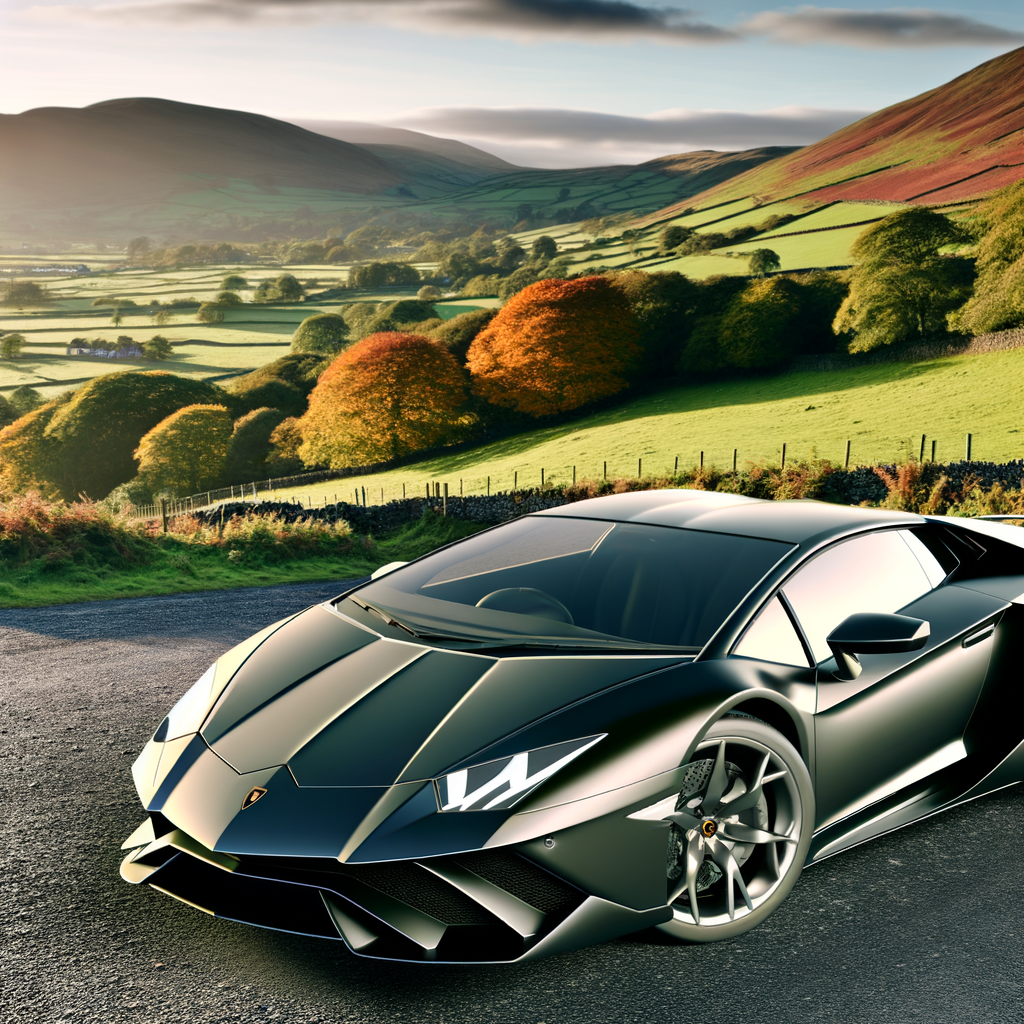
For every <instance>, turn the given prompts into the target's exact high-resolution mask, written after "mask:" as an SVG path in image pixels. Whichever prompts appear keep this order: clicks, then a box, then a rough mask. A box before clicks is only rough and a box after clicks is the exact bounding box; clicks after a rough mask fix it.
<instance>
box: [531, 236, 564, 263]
mask: <svg viewBox="0 0 1024 1024" xmlns="http://www.w3.org/2000/svg"><path fill="white" fill-rule="evenodd" d="M557 255H558V243H557V242H556V241H555V240H554V239H553V238H552V237H551V236H550V235H540V236H539V237H538V238H536V239H535V240H534V243H533V245H532V246H531V247H530V259H531V260H533V261H534V262H535V263H550V262H551V260H553V259H554V258H555V257H556V256H557Z"/></svg>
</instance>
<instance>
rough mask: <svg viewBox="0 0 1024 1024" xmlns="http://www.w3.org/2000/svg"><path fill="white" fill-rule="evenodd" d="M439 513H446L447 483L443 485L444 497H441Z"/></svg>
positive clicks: (444, 514)
mask: <svg viewBox="0 0 1024 1024" xmlns="http://www.w3.org/2000/svg"><path fill="white" fill-rule="evenodd" d="M441 502H442V504H441V515H443V516H446V515H448V484H447V483H446V484H445V485H444V497H443V498H442V499H441Z"/></svg>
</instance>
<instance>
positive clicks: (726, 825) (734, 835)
mask: <svg viewBox="0 0 1024 1024" xmlns="http://www.w3.org/2000/svg"><path fill="white" fill-rule="evenodd" d="M718 834H719V835H720V836H721V837H722V838H723V839H728V840H730V841H731V842H734V843H795V842H796V839H795V838H793V837H792V836H780V835H776V834H775V833H774V832H765V830H764V829H761V828H754V827H753V825H744V824H743V823H742V822H739V821H723V822H722V824H721V825H720V826H719V828H718Z"/></svg>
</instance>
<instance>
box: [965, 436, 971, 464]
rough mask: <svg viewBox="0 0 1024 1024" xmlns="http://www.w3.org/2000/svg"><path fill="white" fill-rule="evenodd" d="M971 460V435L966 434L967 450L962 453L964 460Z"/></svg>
mask: <svg viewBox="0 0 1024 1024" xmlns="http://www.w3.org/2000/svg"><path fill="white" fill-rule="evenodd" d="M970 461H971V435H970V434H968V435H967V450H966V452H965V454H964V462H970Z"/></svg>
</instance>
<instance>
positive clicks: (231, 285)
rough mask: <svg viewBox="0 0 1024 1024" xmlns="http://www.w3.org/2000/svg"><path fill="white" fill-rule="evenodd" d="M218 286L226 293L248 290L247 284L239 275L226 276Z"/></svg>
mask: <svg viewBox="0 0 1024 1024" xmlns="http://www.w3.org/2000/svg"><path fill="white" fill-rule="evenodd" d="M220 286H221V288H222V289H223V290H224V291H226V292H237V291H238V290H239V289H240V288H248V287H249V282H248V281H246V279H245V278H244V277H242V275H241V274H228V276H227V277H225V278H224V280H223V281H221V283H220Z"/></svg>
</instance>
